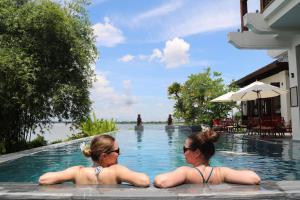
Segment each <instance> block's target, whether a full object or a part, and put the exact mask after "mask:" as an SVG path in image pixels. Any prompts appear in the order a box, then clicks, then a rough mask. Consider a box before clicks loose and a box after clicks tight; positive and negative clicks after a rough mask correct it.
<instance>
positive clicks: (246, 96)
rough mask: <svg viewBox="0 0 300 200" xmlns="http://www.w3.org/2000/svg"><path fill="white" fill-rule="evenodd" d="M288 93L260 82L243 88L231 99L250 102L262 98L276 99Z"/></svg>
mask: <svg viewBox="0 0 300 200" xmlns="http://www.w3.org/2000/svg"><path fill="white" fill-rule="evenodd" d="M287 92H288V91H287V90H284V89H281V88H279V87H275V86H273V85H270V84H266V83H263V82H260V81H255V82H254V83H251V84H250V85H248V86H246V87H243V88H241V89H240V90H238V91H237V92H235V93H234V94H232V96H231V98H232V99H233V100H235V101H249V100H255V99H261V98H270V97H276V96H279V95H281V94H286V93H287Z"/></svg>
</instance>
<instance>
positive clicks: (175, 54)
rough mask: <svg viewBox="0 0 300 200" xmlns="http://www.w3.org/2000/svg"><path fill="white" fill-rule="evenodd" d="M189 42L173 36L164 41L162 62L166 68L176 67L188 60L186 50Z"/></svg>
mask: <svg viewBox="0 0 300 200" xmlns="http://www.w3.org/2000/svg"><path fill="white" fill-rule="evenodd" d="M189 49H190V44H189V43H187V42H185V41H184V40H183V39H180V38H174V39H173V40H169V41H167V42H166V46H165V48H164V50H163V57H162V62H164V63H165V64H166V67H167V68H176V67H179V66H180V65H184V64H186V63H188V61H189V54H188V51H189Z"/></svg>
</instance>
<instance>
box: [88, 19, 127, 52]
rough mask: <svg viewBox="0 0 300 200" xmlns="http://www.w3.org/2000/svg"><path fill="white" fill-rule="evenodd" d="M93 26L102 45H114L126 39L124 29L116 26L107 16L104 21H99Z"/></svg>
mask: <svg viewBox="0 0 300 200" xmlns="http://www.w3.org/2000/svg"><path fill="white" fill-rule="evenodd" d="M92 28H93V30H94V34H95V36H96V41H97V43H98V44H99V45H100V46H105V47H114V46H116V45H117V44H120V43H123V42H124V41H125V38H124V36H123V33H122V31H121V30H120V29H118V28H117V27H115V26H114V25H113V24H112V23H111V22H110V20H109V18H107V17H105V18H104V23H97V24H95V25H93V27H92Z"/></svg>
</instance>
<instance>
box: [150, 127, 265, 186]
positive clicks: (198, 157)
mask: <svg viewBox="0 0 300 200" xmlns="http://www.w3.org/2000/svg"><path fill="white" fill-rule="evenodd" d="M218 138H219V134H218V133H216V132H214V131H211V130H208V131H205V132H202V133H196V134H191V135H189V136H188V138H187V139H186V140H185V144H184V146H183V153H184V156H185V159H186V161H187V163H189V164H191V165H193V167H188V166H183V167H179V168H177V169H176V170H175V171H172V172H169V173H165V174H160V175H158V176H156V177H155V179H154V185H155V186H156V187H159V188H169V187H174V186H177V185H181V184H184V183H195V184H207V183H209V184H220V183H224V182H226V183H236V184H249V185H250V184H253V185H254V184H259V183H260V178H259V176H258V175H257V174H256V173H255V172H253V171H250V170H234V169H231V168H228V167H211V166H210V165H209V161H210V158H211V157H212V156H213V155H214V153H215V147H214V142H216V141H217V140H218Z"/></svg>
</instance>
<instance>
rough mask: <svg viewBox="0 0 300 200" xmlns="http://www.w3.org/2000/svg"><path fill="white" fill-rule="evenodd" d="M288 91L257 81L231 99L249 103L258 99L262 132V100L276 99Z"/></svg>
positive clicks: (233, 95)
mask: <svg viewBox="0 0 300 200" xmlns="http://www.w3.org/2000/svg"><path fill="white" fill-rule="evenodd" d="M287 92H288V91H287V90H284V89H281V88H279V87H275V86H273V85H270V84H266V83H263V82H260V81H255V82H254V83H251V84H250V85H248V86H246V87H243V88H241V89H240V90H239V91H237V92H235V93H234V94H232V96H231V98H232V99H233V100H235V101H249V100H256V99H258V108H259V109H258V116H259V129H260V131H261V112H260V107H261V105H260V104H261V99H262V98H271V97H276V96H279V95H281V94H286V93H287Z"/></svg>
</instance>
